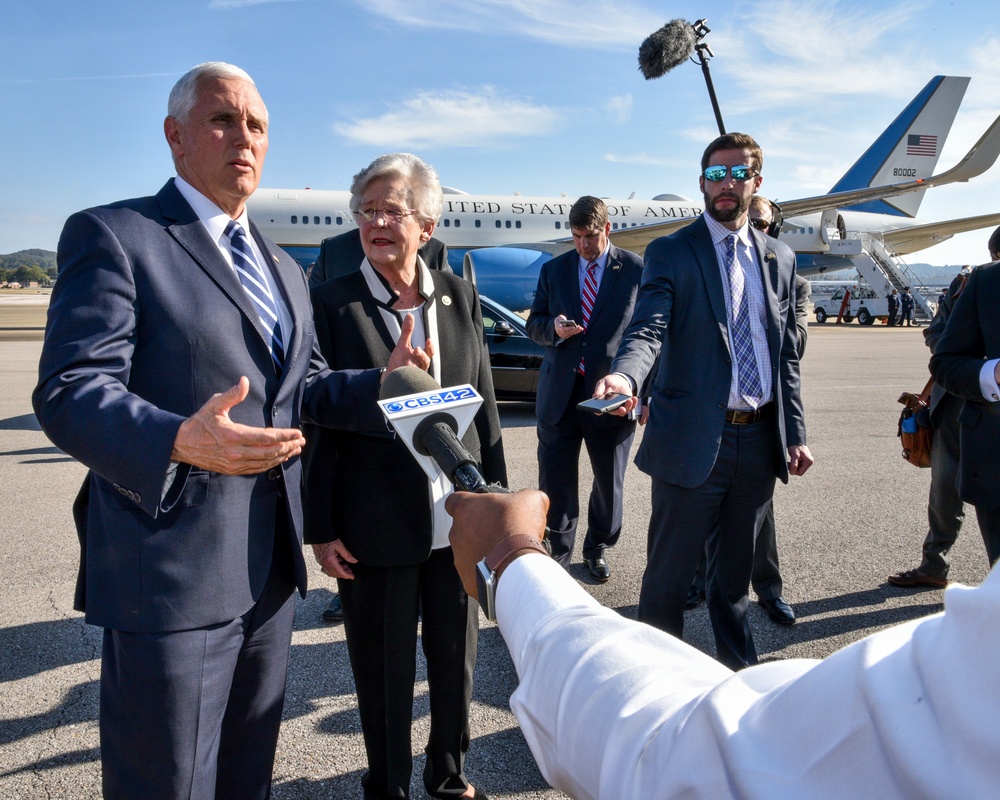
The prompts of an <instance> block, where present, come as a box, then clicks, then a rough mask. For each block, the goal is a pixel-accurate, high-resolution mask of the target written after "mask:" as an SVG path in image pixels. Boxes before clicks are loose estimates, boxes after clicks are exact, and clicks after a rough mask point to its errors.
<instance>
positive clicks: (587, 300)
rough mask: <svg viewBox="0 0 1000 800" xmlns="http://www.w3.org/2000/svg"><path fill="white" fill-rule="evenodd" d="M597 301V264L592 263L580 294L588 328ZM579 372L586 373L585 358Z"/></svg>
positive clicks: (584, 322) (581, 308)
mask: <svg viewBox="0 0 1000 800" xmlns="http://www.w3.org/2000/svg"><path fill="white" fill-rule="evenodd" d="M595 300H597V262H596V261H591V262H590V263H589V264H588V265H587V274H586V275H585V276H584V278H583V291H582V292H581V293H580V310H581V311H582V312H583V325H582V327H584V328H586V327H587V326H588V325H589V324H590V313H591V312H592V311H593V310H594V301H595ZM577 371H578V372H579V373H580V374H581V375H583V374H584V372H585V369H584V365H583V358H581V359H580V365H579V366H578V367H577Z"/></svg>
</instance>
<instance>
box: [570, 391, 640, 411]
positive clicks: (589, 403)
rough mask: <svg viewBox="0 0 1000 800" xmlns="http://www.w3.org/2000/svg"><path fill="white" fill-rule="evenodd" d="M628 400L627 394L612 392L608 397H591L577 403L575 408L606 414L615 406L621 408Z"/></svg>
mask: <svg viewBox="0 0 1000 800" xmlns="http://www.w3.org/2000/svg"><path fill="white" fill-rule="evenodd" d="M626 400H628V395H627V394H613V395H611V396H610V397H592V398H590V400H584V401H583V402H582V403H577V406H576V407H577V408H578V409H580V410H581V411H593V412H594V413H595V414H607V413H608V412H609V411H614V410H615V409H616V408H621V407H622V406H623V405H625V401H626Z"/></svg>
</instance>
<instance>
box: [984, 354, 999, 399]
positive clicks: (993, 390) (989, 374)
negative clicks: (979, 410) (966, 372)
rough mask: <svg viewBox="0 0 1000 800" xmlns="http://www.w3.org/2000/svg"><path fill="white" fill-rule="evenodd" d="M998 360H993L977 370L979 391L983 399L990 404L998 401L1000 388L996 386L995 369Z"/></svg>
mask: <svg viewBox="0 0 1000 800" xmlns="http://www.w3.org/2000/svg"><path fill="white" fill-rule="evenodd" d="M998 361H1000V358H994V359H991V360H990V361H987V362H985V363H984V364H983V368H982V369H981V370H979V390H980V391H981V392H982V393H983V397H984V398H985V399H986V400H987V401H988V402H990V403H995V402H997V401H998V400H1000V386H998V385H997V379H996V368H997V362H998Z"/></svg>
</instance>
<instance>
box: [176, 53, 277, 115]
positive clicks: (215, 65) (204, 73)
mask: <svg viewBox="0 0 1000 800" xmlns="http://www.w3.org/2000/svg"><path fill="white" fill-rule="evenodd" d="M214 78H233V79H236V80H242V81H246V82H247V83H249V84H251V85H253V86H256V85H257V84H255V83H254V82H253V78H251V77H250V76H249V75H248V74H247V73H246V71H245V70H242V69H240V68H239V67H237V66H234V65H233V64H227V63H226V62H225V61H206V62H205V63H204V64H199V65H198V66H196V67H192V68H191V69H189V70H188V71H187V72H185V73H184V74H183V75H182V76H181V79H180V80H179V81H177V83H175V84H174V88H173V89H171V90H170V97H169V98H168V100H167V116H168V117H173V118H174V119H175V120H177V121H178V122H180V123H185V122H187V121H188V117H189V116H190V114H191V109H192V108H194V106H195V103H197V102H198V85H199V84H200V83H201V82H202V81H204V80H212V79H214ZM261 102H263V100H262V101H261ZM266 112H267V109H266V108H265V113H266Z"/></svg>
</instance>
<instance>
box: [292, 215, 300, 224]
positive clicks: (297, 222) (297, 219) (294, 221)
mask: <svg viewBox="0 0 1000 800" xmlns="http://www.w3.org/2000/svg"><path fill="white" fill-rule="evenodd" d="M298 224H299V218H298V217H297V216H295V215H294V214H292V225H298Z"/></svg>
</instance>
